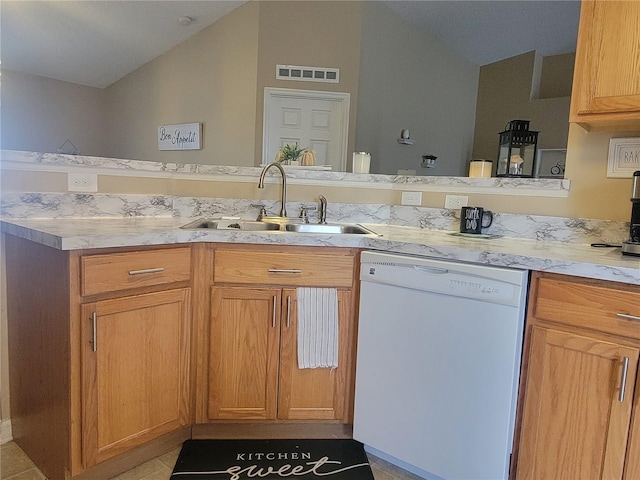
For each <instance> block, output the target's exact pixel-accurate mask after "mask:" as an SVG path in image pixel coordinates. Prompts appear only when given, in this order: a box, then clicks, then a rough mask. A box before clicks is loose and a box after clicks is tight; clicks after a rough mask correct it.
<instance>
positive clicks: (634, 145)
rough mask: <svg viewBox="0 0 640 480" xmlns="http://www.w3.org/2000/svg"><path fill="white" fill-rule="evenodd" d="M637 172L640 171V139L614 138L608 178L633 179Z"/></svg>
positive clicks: (610, 142) (610, 150)
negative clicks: (634, 173)
mask: <svg viewBox="0 0 640 480" xmlns="http://www.w3.org/2000/svg"><path fill="white" fill-rule="evenodd" d="M636 170H640V137H635V138H612V139H611V140H610V141H609V163H608V165H607V177H611V178H631V177H633V172H635V171H636Z"/></svg>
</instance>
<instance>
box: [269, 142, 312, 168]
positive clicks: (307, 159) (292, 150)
mask: <svg viewBox="0 0 640 480" xmlns="http://www.w3.org/2000/svg"><path fill="white" fill-rule="evenodd" d="M275 161H276V162H278V163H284V164H285V165H298V164H299V163H301V164H302V165H305V166H311V165H315V163H316V152H314V151H313V150H311V149H309V148H299V147H298V144H297V143H295V144H293V145H292V144H290V143H287V144H286V145H284V146H283V147H282V148H280V150H278V153H276V158H275Z"/></svg>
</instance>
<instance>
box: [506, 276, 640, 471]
mask: <svg viewBox="0 0 640 480" xmlns="http://www.w3.org/2000/svg"><path fill="white" fill-rule="evenodd" d="M530 299H531V300H530V307H529V315H528V327H527V332H526V340H525V359H524V362H523V366H524V368H523V376H522V380H521V391H520V403H519V432H518V435H517V438H518V437H519V442H518V443H517V448H516V449H515V452H517V453H516V457H517V463H516V469H515V473H516V474H515V478H517V479H548V478H580V479H607V480H611V479H616V478H617V479H621V478H629V479H631V478H638V477H637V472H638V465H639V463H638V460H639V459H640V458H639V456H638V454H637V453H634V452H633V451H632V448H630V445H632V444H633V443H634V442H637V441H638V439H637V438H636V437H637V436H638V435H639V434H640V429H638V427H637V426H635V425H636V424H637V423H640V417H638V412H637V409H638V403H639V398H638V397H639V396H640V389H636V384H637V376H638V358H639V354H640V324H639V323H638V322H637V321H635V320H634V319H633V318H634V317H636V318H637V319H640V288H638V287H635V286H631V285H618V284H613V283H611V282H598V281H591V280H585V279H577V278H572V277H566V276H561V275H552V274H541V273H535V274H534V275H533V278H532V285H531V295H530ZM636 450H637V448H636ZM625 469H626V470H627V472H632V471H633V472H634V473H633V474H628V473H627V474H623V473H624V472H625ZM634 475H635V476H634Z"/></svg>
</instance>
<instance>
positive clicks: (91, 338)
mask: <svg viewBox="0 0 640 480" xmlns="http://www.w3.org/2000/svg"><path fill="white" fill-rule="evenodd" d="M189 296H190V292H189V289H186V288H182V289H176V290H167V291H161V292H154V293H147V294H143V295H134V296H128V297H121V298H115V299H109V300H102V301H98V302H95V303H87V304H84V305H82V314H81V318H82V320H83V321H82V324H81V329H82V332H81V335H82V390H83V403H82V439H83V441H82V457H83V463H84V465H85V467H90V466H92V465H95V464H96V463H99V462H102V461H104V460H106V459H108V458H111V457H113V456H115V455H118V454H119V453H123V452H126V451H128V450H130V449H131V448H133V447H137V446H141V445H143V444H145V443H147V442H149V441H150V440H153V439H155V438H158V437H160V436H162V435H164V434H165V433H168V432H171V431H173V430H176V429H178V428H180V427H183V426H185V425H188V424H189V423H190V418H189V412H190V408H189V340H190V339H189V332H190V321H189V320H190V315H189Z"/></svg>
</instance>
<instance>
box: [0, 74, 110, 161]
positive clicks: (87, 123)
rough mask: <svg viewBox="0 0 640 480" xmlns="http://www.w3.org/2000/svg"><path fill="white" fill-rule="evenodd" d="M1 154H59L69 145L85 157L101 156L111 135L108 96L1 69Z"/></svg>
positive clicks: (63, 83) (67, 84) (93, 89)
mask: <svg viewBox="0 0 640 480" xmlns="http://www.w3.org/2000/svg"><path fill="white" fill-rule="evenodd" d="M0 101H1V102H2V110H1V115H2V118H1V120H2V137H1V139H2V148H3V149H6V150H29V151H34V152H54V153H55V152H56V150H57V148H58V147H59V146H60V145H62V144H63V143H64V142H65V141H66V140H67V139H69V140H70V141H71V142H73V144H74V145H75V146H76V147H77V148H78V150H80V153H81V154H82V155H101V154H102V153H104V151H105V148H106V146H107V145H108V143H109V142H110V141H111V140H110V139H109V135H108V133H107V131H106V118H105V101H106V100H105V92H104V90H101V89H99V88H93V87H85V86H82V85H76V84H74V83H69V82H61V81H59V80H53V79H50V78H44V77H38V76H36V75H27V74H23V73H19V72H14V71H11V70H7V69H4V68H3V69H2V89H1V100H0Z"/></svg>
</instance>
